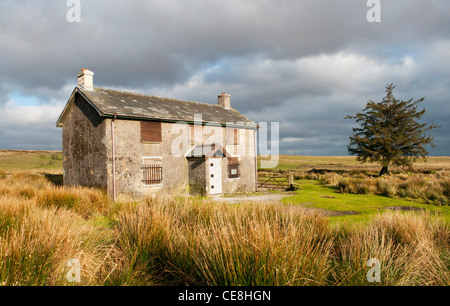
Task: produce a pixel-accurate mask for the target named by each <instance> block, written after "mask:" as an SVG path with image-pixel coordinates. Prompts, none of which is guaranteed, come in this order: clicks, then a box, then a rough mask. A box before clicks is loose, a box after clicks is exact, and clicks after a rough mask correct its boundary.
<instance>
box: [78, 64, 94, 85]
mask: <svg viewBox="0 0 450 306" xmlns="http://www.w3.org/2000/svg"><path fill="white" fill-rule="evenodd" d="M78 87H80V88H81V89H84V90H94V72H92V71H90V70H89V69H81V73H80V74H78Z"/></svg>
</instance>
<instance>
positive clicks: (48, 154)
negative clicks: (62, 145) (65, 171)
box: [0, 150, 62, 173]
mask: <svg viewBox="0 0 450 306" xmlns="http://www.w3.org/2000/svg"><path fill="white" fill-rule="evenodd" d="M0 169H2V170H7V171H9V170H22V171H24V170H45V171H49V172H52V173H62V152H61V151H33V150H0Z"/></svg>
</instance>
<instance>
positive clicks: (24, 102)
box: [10, 91, 42, 106]
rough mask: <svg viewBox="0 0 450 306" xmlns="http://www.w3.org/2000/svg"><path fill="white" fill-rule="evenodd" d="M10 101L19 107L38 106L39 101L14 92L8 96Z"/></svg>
mask: <svg viewBox="0 0 450 306" xmlns="http://www.w3.org/2000/svg"><path fill="white" fill-rule="evenodd" d="M10 100H12V101H14V102H16V103H17V104H18V105H19V106H39V105H41V104H42V102H41V100H39V99H38V98H36V97H33V96H26V95H24V94H22V93H21V92H20V91H14V92H12V93H11V94H10Z"/></svg>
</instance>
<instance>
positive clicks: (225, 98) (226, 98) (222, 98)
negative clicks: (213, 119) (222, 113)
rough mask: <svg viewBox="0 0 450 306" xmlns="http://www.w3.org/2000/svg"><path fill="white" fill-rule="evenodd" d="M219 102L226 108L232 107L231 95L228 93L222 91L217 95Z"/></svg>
mask: <svg viewBox="0 0 450 306" xmlns="http://www.w3.org/2000/svg"><path fill="white" fill-rule="evenodd" d="M217 103H218V104H219V105H220V106H222V107H223V108H225V109H230V108H231V104H230V95H227V94H226V93H221V94H220V95H219V96H218V97H217Z"/></svg>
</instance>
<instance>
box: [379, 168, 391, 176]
mask: <svg viewBox="0 0 450 306" xmlns="http://www.w3.org/2000/svg"><path fill="white" fill-rule="evenodd" d="M388 167H389V166H383V168H381V171H380V174H378V176H382V175H385V174H389V169H388Z"/></svg>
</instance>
